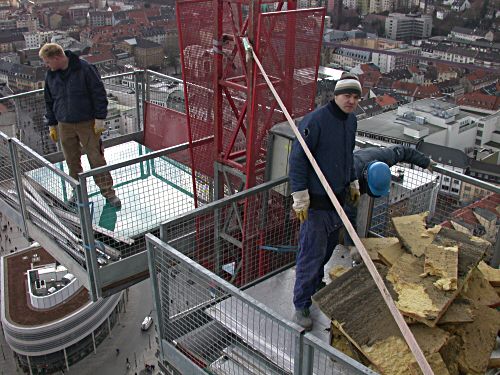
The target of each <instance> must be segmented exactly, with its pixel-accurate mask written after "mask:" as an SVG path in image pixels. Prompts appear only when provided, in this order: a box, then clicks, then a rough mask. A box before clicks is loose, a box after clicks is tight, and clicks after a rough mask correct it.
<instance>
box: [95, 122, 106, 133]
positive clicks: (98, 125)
mask: <svg viewBox="0 0 500 375" xmlns="http://www.w3.org/2000/svg"><path fill="white" fill-rule="evenodd" d="M105 130H106V125H105V124H104V120H100V119H96V120H95V121H94V133H95V135H97V136H99V137H100V136H101V134H102V133H103V132H104V131H105Z"/></svg>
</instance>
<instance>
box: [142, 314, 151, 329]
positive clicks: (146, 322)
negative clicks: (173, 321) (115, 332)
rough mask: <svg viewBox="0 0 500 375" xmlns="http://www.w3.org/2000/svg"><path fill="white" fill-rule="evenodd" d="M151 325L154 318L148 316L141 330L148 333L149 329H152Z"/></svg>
mask: <svg viewBox="0 0 500 375" xmlns="http://www.w3.org/2000/svg"><path fill="white" fill-rule="evenodd" d="M151 324H153V318H152V317H150V316H146V317H145V318H144V320H143V321H142V323H141V330H143V331H147V330H148V329H149V327H151Z"/></svg>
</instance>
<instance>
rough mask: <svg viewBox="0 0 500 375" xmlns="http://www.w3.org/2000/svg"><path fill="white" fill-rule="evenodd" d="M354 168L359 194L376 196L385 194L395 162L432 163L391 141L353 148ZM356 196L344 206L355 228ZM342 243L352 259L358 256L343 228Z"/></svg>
mask: <svg viewBox="0 0 500 375" xmlns="http://www.w3.org/2000/svg"><path fill="white" fill-rule="evenodd" d="M353 157H354V172H355V175H356V179H357V180H358V181H359V185H360V192H361V194H364V193H366V194H368V195H370V196H371V197H374V198H378V197H381V196H385V195H388V194H389V188H390V184H391V172H390V170H389V167H392V166H393V165H396V164H397V163H410V164H415V165H417V166H419V167H420V168H423V169H429V170H430V171H432V167H433V166H434V165H435V164H436V163H435V162H434V161H432V160H431V159H430V158H428V157H427V156H425V155H424V154H422V153H421V152H419V151H417V150H415V149H413V148H411V147H407V146H403V145H394V146H389V147H368V148H363V149H359V150H356V151H354V155H353ZM358 199H359V196H358V197H354V199H353V200H351V199H347V200H346V204H345V206H344V210H345V212H346V214H347V217H348V218H349V220H350V221H351V224H352V225H353V226H354V228H355V229H356V215H357V205H358ZM344 245H345V246H348V247H350V254H351V257H352V258H353V260H354V261H356V262H358V261H359V260H360V257H359V253H358V252H357V250H356V248H355V247H353V245H354V243H353V242H352V239H351V237H350V236H349V234H348V233H347V231H346V232H345V235H344Z"/></svg>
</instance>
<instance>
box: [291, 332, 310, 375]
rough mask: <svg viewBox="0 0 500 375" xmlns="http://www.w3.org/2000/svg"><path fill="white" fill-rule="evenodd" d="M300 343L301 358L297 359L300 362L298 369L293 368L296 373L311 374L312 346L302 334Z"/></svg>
mask: <svg viewBox="0 0 500 375" xmlns="http://www.w3.org/2000/svg"><path fill="white" fill-rule="evenodd" d="M300 341H301V343H302V357H301V358H302V360H300V361H298V362H299V363H300V365H301V366H300V367H299V371H300V372H297V370H295V373H296V374H303V375H312V373H313V364H314V348H313V346H312V345H309V344H307V342H305V340H304V336H302V335H301V340H300Z"/></svg>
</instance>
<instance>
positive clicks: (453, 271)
mask: <svg viewBox="0 0 500 375" xmlns="http://www.w3.org/2000/svg"><path fill="white" fill-rule="evenodd" d="M457 272H458V247H457V246H450V247H448V246H439V245H434V244H430V245H428V246H427V247H426V248H425V262H424V274H425V275H432V276H438V277H439V279H438V280H436V281H435V282H434V285H435V286H436V287H437V288H439V289H442V290H455V289H457Z"/></svg>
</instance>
